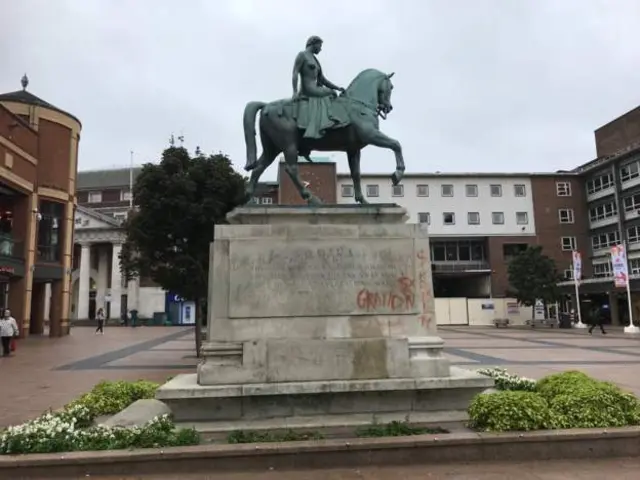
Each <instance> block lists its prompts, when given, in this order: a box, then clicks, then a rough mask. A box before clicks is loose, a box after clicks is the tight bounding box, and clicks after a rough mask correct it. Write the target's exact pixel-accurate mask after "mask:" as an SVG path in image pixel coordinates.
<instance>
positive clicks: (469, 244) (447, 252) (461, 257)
mask: <svg viewBox="0 0 640 480" xmlns="http://www.w3.org/2000/svg"><path fill="white" fill-rule="evenodd" d="M430 250H431V260H432V261H434V262H484V261H486V256H485V254H484V244H483V242H477V241H475V242H474V241H473V240H472V241H466V240H461V241H457V242H456V241H449V242H442V241H440V242H438V241H434V242H432V243H431V245H430Z"/></svg>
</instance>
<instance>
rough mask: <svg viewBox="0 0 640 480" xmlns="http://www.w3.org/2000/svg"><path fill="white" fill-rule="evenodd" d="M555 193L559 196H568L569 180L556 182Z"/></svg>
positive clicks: (569, 191) (569, 189) (569, 194)
mask: <svg viewBox="0 0 640 480" xmlns="http://www.w3.org/2000/svg"><path fill="white" fill-rule="evenodd" d="M556 195H558V196H559V197H570V196H571V184H570V183H569V182H556Z"/></svg>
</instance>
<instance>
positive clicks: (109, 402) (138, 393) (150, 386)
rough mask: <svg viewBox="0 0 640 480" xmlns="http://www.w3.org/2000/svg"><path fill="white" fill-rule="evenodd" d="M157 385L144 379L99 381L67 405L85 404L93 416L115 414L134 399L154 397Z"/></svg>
mask: <svg viewBox="0 0 640 480" xmlns="http://www.w3.org/2000/svg"><path fill="white" fill-rule="evenodd" d="M159 386H160V385H159V384H157V383H155V382H148V381H146V380H139V381H137V382H126V381H115V382H107V381H105V382H100V383H98V384H97V385H96V386H95V387H93V389H92V390H91V391H90V392H89V393H85V394H84V395H82V396H81V397H80V398H78V399H77V400H74V401H73V402H71V403H70V404H69V405H68V406H69V407H73V406H77V405H82V406H85V407H87V408H88V409H89V411H90V413H91V415H92V417H93V418H95V417H98V416H101V415H115V414H116V413H118V412H120V411H121V410H124V409H125V408H126V407H128V406H129V405H131V404H132V403H133V402H135V401H136V400H141V399H145V398H154V397H155V395H156V390H157V389H158V387H159Z"/></svg>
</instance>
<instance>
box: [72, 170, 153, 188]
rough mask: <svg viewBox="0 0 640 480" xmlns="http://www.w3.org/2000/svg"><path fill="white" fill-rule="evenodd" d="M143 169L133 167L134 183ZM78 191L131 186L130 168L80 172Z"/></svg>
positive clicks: (77, 183)
mask: <svg viewBox="0 0 640 480" xmlns="http://www.w3.org/2000/svg"><path fill="white" fill-rule="evenodd" d="M141 170H142V167H133V181H134V182H135V181H136V178H137V177H138V174H139V173H140V171H141ZM76 185H77V186H76V188H77V190H90V189H97V190H102V189H108V188H121V187H128V186H129V168H114V169H101V170H85V171H81V172H78V180H77V182H76Z"/></svg>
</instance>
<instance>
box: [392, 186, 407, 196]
mask: <svg viewBox="0 0 640 480" xmlns="http://www.w3.org/2000/svg"><path fill="white" fill-rule="evenodd" d="M391 195H392V196H394V197H404V185H393V186H392V187H391Z"/></svg>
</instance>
